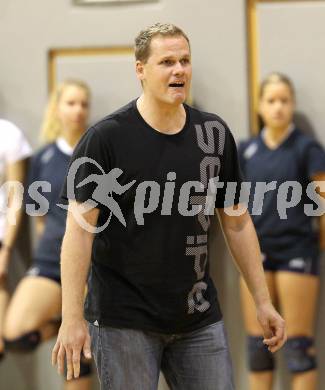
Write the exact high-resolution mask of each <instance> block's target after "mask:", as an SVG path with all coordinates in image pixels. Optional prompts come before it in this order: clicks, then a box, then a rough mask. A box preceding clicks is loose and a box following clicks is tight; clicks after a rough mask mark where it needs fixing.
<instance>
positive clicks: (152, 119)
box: [137, 94, 186, 134]
mask: <svg viewBox="0 0 325 390" xmlns="http://www.w3.org/2000/svg"><path fill="white" fill-rule="evenodd" d="M137 108H138V110H139V113H140V115H141V116H142V118H143V119H144V120H145V121H146V122H147V123H148V124H149V125H150V126H151V127H152V128H154V129H155V130H157V131H159V132H160V133H165V134H176V133H178V132H179V131H181V130H182V129H183V127H184V125H185V122H186V111H185V109H184V106H183V105H182V104H180V105H178V106H172V105H168V104H162V103H161V102H157V101H155V100H154V99H151V98H150V99H149V98H148V97H147V96H146V95H144V94H143V95H141V96H140V98H139V99H138V100H137Z"/></svg>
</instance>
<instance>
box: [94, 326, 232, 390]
mask: <svg viewBox="0 0 325 390" xmlns="http://www.w3.org/2000/svg"><path fill="white" fill-rule="evenodd" d="M89 330H90V335H91V340H92V353H93V355H94V359H95V362H96V366H97V370H98V376H99V380H100V383H101V389H102V390H156V389H157V387H158V379H159V372H160V370H161V371H162V372H163V373H164V376H165V379H166V381H167V383H168V385H169V386H170V388H171V389H172V390H174V389H175V390H176V389H177V390H233V389H234V384H233V379H232V366H231V360H230V355H229V349H228V343H227V338H226V334H225V329H224V324H223V321H219V322H217V323H215V324H212V325H209V326H206V327H204V328H201V329H198V330H196V331H194V332H189V333H179V334H174V335H168V334H160V333H153V332H147V331H141V330H134V329H125V328H123V329H119V328H112V327H106V326H95V325H93V324H89Z"/></svg>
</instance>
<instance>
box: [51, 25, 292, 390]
mask: <svg viewBox="0 0 325 390" xmlns="http://www.w3.org/2000/svg"><path fill="white" fill-rule="evenodd" d="M135 55H136V73H137V77H138V79H139V80H140V81H141V84H142V87H143V93H142V95H141V96H140V98H139V99H137V100H134V101H132V102H130V103H129V104H127V105H126V106H124V107H122V108H121V109H119V110H118V111H116V112H114V113H113V114H111V115H109V116H107V117H106V118H104V119H103V120H101V121H100V122H98V123H97V124H95V125H94V126H93V127H91V128H90V129H89V130H88V131H87V133H86V134H85V136H84V137H83V138H82V140H81V141H80V143H79V145H78V146H77V147H76V149H75V152H74V154H73V157H72V160H71V163H70V169H69V173H68V176H67V180H66V185H65V187H64V190H63V197H64V198H67V199H69V213H68V219H67V227H66V233H65V237H64V240H63V245H62V255H61V263H62V265H61V273H62V274H61V279H62V292H63V306H62V307H63V310H62V325H61V329H60V332H59V335H58V340H57V343H56V345H55V347H54V349H53V363H57V364H58V368H59V370H60V371H62V369H63V363H64V358H66V360H67V367H68V373H67V378H68V379H70V378H72V376H73V375H74V376H75V377H78V375H79V359H80V354H81V351H82V352H83V353H84V355H85V356H86V357H90V336H89V333H88V327H89V331H90V335H91V343H92V351H93V354H94V357H95V361H96V364H97V368H98V374H99V378H100V381H101V385H102V388H103V389H114V390H115V389H128V390H129V389H135V390H147V389H148V390H153V389H156V388H157V383H158V377H159V371H160V369H161V370H162V371H163V372H164V374H165V378H166V380H167V382H168V383H169V385H170V387H171V388H172V389H186V390H191V389H205V390H210V389H211V390H212V389H227V390H230V389H233V388H234V387H233V382H232V369H231V363H230V357H229V351H228V346H227V340H226V337H225V333H224V327H223V321H222V315H221V312H220V308H219V304H218V299H217V292H216V289H215V286H214V284H213V282H212V280H211V277H210V275H209V256H208V250H207V242H208V235H209V225H210V216H211V215H212V214H213V213H214V212H215V209H217V212H218V214H219V217H220V221H221V225H222V228H223V231H224V233H225V236H226V238H227V241H228V244H229V247H230V249H231V251H232V254H233V256H234V258H235V260H236V262H237V264H238V266H239V268H240V270H241V272H242V273H243V276H244V278H245V280H246V282H247V284H248V286H249V288H250V291H251V293H252V295H253V298H254V301H255V303H256V309H257V314H258V318H259V320H260V323H261V326H262V327H263V331H264V335H265V340H264V341H265V344H266V345H267V346H268V348H269V349H270V350H271V351H272V352H274V351H276V350H278V349H279V348H280V347H281V346H282V344H283V343H284V341H285V337H286V336H285V329H284V322H283V320H282V318H281V317H280V316H279V315H278V313H277V312H276V311H275V310H274V308H273V306H272V304H271V302H270V298H269V293H268V291H267V287H266V284H265V280H264V274H263V270H262V264H261V261H260V259H261V255H260V251H259V246H258V242H257V238H256V234H255V231H254V228H253V225H252V222H251V220H250V217H249V216H248V214H247V213H244V214H243V215H241V216H232V215H233V214H231V211H233V209H234V208H235V209H236V208H238V207H240V205H239V199H238V198H239V196H238V194H237V193H234V194H233V196H229V192H228V191H226V187H227V183H228V182H235V183H237V184H240V182H241V177H240V173H239V167H238V161H237V151H236V146H235V142H234V139H233V136H232V134H231V132H230V130H229V129H228V127H227V125H226V123H225V122H224V121H223V120H222V119H221V118H219V117H218V116H217V115H215V114H209V113H205V112H201V111H198V110H196V109H194V108H191V107H189V106H188V105H186V104H184V101H185V99H186V97H187V96H188V92H189V88H190V82H191V76H192V74H191V73H192V68H191V53H190V46H189V40H188V38H187V36H186V35H185V34H184V32H183V31H182V30H180V29H179V28H177V27H176V26H174V25H170V24H160V23H157V24H155V25H153V26H150V27H148V28H147V29H145V30H143V31H141V32H140V34H139V35H138V37H137V38H136V49H135ZM89 269H90V273H89V282H88V285H89V290H88V294H87V298H86V303H85V312H84V313H83V291H84V290H83V288H84V284H85V282H86V278H87V274H88V271H89ZM84 317H85V318H86V320H87V321H88V326H87V322H86V321H85V320H84Z"/></svg>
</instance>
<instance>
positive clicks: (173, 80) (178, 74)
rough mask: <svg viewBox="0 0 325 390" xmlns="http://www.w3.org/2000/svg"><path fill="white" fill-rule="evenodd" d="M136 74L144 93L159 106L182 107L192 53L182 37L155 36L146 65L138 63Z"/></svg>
mask: <svg viewBox="0 0 325 390" xmlns="http://www.w3.org/2000/svg"><path fill="white" fill-rule="evenodd" d="M136 67H137V75H138V78H139V79H140V80H141V81H142V84H143V90H144V93H145V94H147V95H149V96H150V97H151V98H153V99H156V100H158V101H160V102H161V103H165V104H170V105H179V104H182V103H183V102H184V101H185V99H186V97H187V96H188V93H189V90H190V84H191V78H192V65H191V53H190V48H189V45H188V42H187V40H186V39H185V38H184V37H183V36H181V35H180V36H175V37H163V36H159V35H158V36H156V37H154V38H153V39H152V41H151V43H150V55H149V58H148V60H147V62H146V63H143V62H141V61H137V64H136Z"/></svg>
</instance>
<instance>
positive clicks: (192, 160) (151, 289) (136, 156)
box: [63, 101, 240, 333]
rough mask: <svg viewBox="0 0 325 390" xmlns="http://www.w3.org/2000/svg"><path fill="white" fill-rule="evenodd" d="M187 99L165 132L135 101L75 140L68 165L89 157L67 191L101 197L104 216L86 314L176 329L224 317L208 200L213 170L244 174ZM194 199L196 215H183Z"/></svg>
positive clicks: (222, 131) (231, 177)
mask: <svg viewBox="0 0 325 390" xmlns="http://www.w3.org/2000/svg"><path fill="white" fill-rule="evenodd" d="M184 107H185V110H186V123H185V126H184V128H183V129H182V130H181V131H180V132H178V133H177V134H174V135H167V134H163V133H160V132H158V131H156V130H154V129H153V128H151V127H150V126H149V125H148V124H147V123H146V122H145V121H144V119H143V118H142V117H141V115H140V113H139V112H138V109H137V107H136V101H132V102H130V103H129V104H128V105H126V106H124V107H123V108H121V109H120V110H118V111H117V112H115V113H113V114H111V115H109V116H108V117H106V118H104V119H103V120H101V121H100V122H98V123H97V124H96V125H94V126H93V127H91V128H90V129H89V130H88V131H87V133H86V134H85V136H84V137H83V138H82V139H81V141H80V143H79V144H78V146H77V147H76V149H75V152H74V154H73V157H72V160H71V163H72V164H75V162H76V161H82V160H77V159H78V158H80V157H87V158H88V159H89V158H90V159H92V160H93V161H89V160H88V162H83V163H82V165H81V166H79V168H78V169H77V170H76V176H75V179H74V182H73V183H74V184H71V186H70V187H71V188H72V189H73V190H74V194H73V193H69V191H67V183H66V186H65V188H64V190H63V197H65V198H70V199H76V200H77V201H79V202H85V201H89V200H93V201H96V200H97V203H96V205H97V207H98V208H99V209H100V213H99V219H98V226H102V225H103V224H104V223H105V222H106V221H109V224H108V226H107V227H106V228H105V229H104V230H103V231H101V232H99V233H97V234H96V235H95V239H94V243H93V249H92V263H91V271H90V277H89V290H88V295H87V299H86V304H85V317H86V319H87V320H88V321H91V322H95V321H98V323H99V324H104V325H108V326H115V327H127V328H138V329H144V330H151V331H156V332H163V333H176V332H184V331H192V330H195V329H198V328H200V327H202V326H205V325H208V324H211V323H213V322H216V321H218V320H219V319H220V318H221V312H220V308H219V303H218V299H217V292H216V289H215V287H214V284H213V282H212V280H211V278H210V275H209V262H208V251H207V241H208V233H209V224H210V217H209V216H208V215H204V209H205V207H204V204H205V200H206V194H207V185H208V181H209V179H210V178H213V177H216V176H218V175H219V181H221V182H226V181H233V182H238V181H240V175H239V168H238V161H237V150H236V145H235V142H234V139H233V137H232V135H231V133H230V131H229V129H228V127H227V125H226V124H225V123H224V122H223V121H222V120H221V119H220V118H219V117H218V116H216V115H214V114H208V113H204V112H200V111H198V110H195V109H193V108H191V107H189V106H186V105H185V106H184ZM71 167H72V165H71ZM109 172H114V174H113V176H114V177H113V176H109V175H107V174H108V173H109ZM103 173H105V174H106V177H105V176H104V175H103ZM89 175H92V176H90V177H89ZM87 177H89V179H88V181H89V183H88V184H87V183H86V182H87V179H86V178H87ZM98 178H101V180H103V181H102V182H101V184H100V185H97V184H96V180H97V183H98ZM85 179H86V181H85ZM91 180H94V181H95V182H92V183H90V181H91ZM68 181H69V180H68ZM82 181H83V183H81V182H82ZM133 181H134V182H133ZM79 183H81V184H80V185H79V186H78V184H79ZM129 183H131V184H129ZM184 183H185V184H184ZM200 183H201V184H200ZM128 185H129V188H128V187H127V186H128ZM68 187H69V186H68ZM70 187H69V188H70ZM100 187H101V189H102V195H99V196H98V192H96V191H97V190H98V189H99V188H100ZM71 188H70V190H71ZM103 193H104V195H105V196H103ZM224 195H225V193H224V191H223V190H221V191H219V190H218V192H217V196H216V199H215V202H214V204H213V205H214V206H215V207H224ZM98 199H101V201H98ZM189 199H191V200H189ZM115 201H116V203H115ZM234 202H235V203H236V202H237V199H235V200H234ZM105 205H106V206H105ZM116 205H117V207H116ZM199 205H201V211H200V213H199V214H197V213H196V215H187V214H195V212H196V211H199V210H197V209H196V208H199V207H200V206H199ZM202 205H203V206H202ZM144 208H145V209H146V211H147V212H146V213H143V212H142V211H143V209H144ZM213 208H214V207H213ZM193 209H194V211H195V212H194V211H193ZM110 210H114V213H111V212H110ZM141 210H142V211H141ZM191 210H192V211H191Z"/></svg>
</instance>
